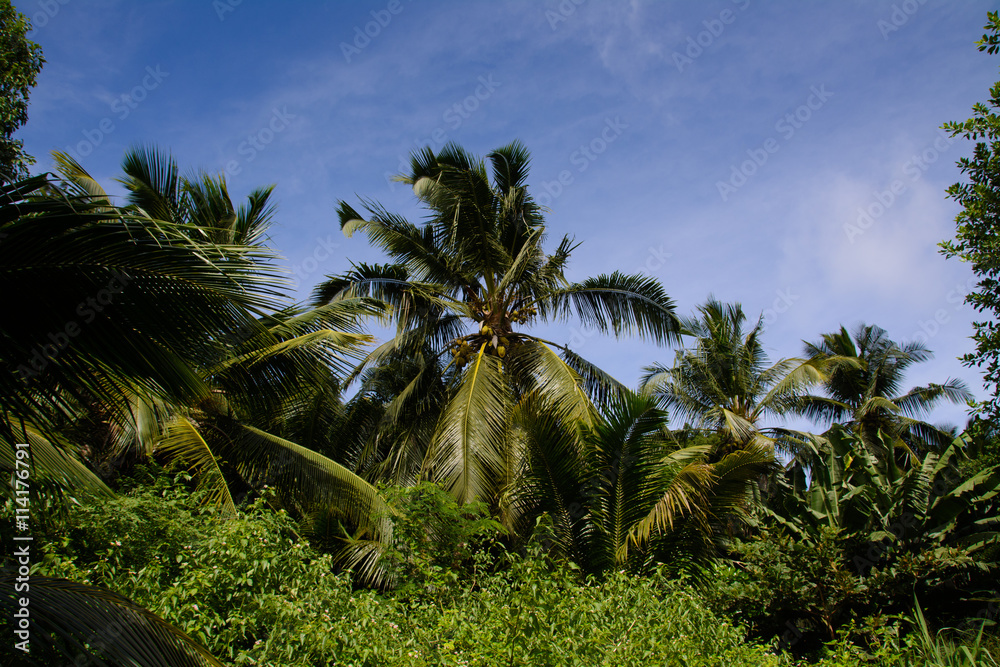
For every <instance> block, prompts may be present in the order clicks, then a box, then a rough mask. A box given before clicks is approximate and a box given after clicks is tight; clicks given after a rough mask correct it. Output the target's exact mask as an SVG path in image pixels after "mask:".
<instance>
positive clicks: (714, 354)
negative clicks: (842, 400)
mask: <svg viewBox="0 0 1000 667" xmlns="http://www.w3.org/2000/svg"><path fill="white" fill-rule="evenodd" d="M698 310H699V312H700V314H701V316H700V317H696V318H691V319H686V320H685V321H684V333H686V334H688V335H691V336H694V337H695V341H696V342H695V345H694V347H693V348H685V349H683V350H680V351H679V352H678V353H677V358H676V360H675V361H674V365H673V366H672V367H668V366H665V365H663V364H654V365H652V366H649V367H648V368H647V369H646V374H645V375H644V376H643V379H642V386H643V389H644V390H645V391H647V392H652V393H653V394H655V395H657V396H659V397H660V399H661V400H662V402H663V404H664V405H665V406H666V407H667V408H669V409H670V410H672V411H673V413H674V415H675V416H677V417H678V418H680V419H683V420H685V421H690V422H691V423H692V425H693V426H695V427H697V428H702V429H706V430H711V431H716V432H718V433H719V434H720V435H721V436H722V439H723V444H722V449H723V451H729V450H733V449H740V448H743V447H745V446H747V445H748V444H750V443H752V442H755V441H756V442H758V443H761V442H771V443H776V444H778V446H779V447H782V448H785V449H794V444H793V443H792V442H791V441H790V440H789V439H788V437H787V436H789V435H790V433H789V432H787V431H784V430H782V429H775V428H770V429H764V428H762V426H761V424H762V422H763V421H764V420H765V418H768V417H775V416H780V415H784V414H786V413H787V412H788V411H789V410H790V409H791V408H792V407H793V406H794V405H795V404H796V401H797V400H798V397H799V396H800V395H801V392H802V390H803V387H806V386H808V385H809V384H811V383H814V382H817V381H819V380H820V379H821V377H822V373H821V369H820V366H819V365H818V364H816V363H812V362H805V361H803V360H801V359H781V360H779V361H777V362H775V363H774V364H771V363H770V362H769V360H768V358H767V353H766V352H765V351H764V347H763V345H762V343H761V331H762V329H763V319H758V320H757V323H756V324H755V325H754V326H753V328H752V329H751V330H750V331H749V332H745V331H744V324H745V323H746V315H745V314H744V312H743V309H742V307H741V306H740V304H738V303H737V304H724V303H720V302H719V301H716V300H715V299H711V298H710V299H709V301H708V302H707V303H706V304H705V305H703V306H701V307H700V308H699V309H698Z"/></svg>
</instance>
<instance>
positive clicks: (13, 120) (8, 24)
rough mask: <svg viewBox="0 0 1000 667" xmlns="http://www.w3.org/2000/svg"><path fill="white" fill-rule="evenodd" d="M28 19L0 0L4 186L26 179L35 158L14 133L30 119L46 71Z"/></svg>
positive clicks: (0, 121)
mask: <svg viewBox="0 0 1000 667" xmlns="http://www.w3.org/2000/svg"><path fill="white" fill-rule="evenodd" d="M30 28H31V24H30V23H28V19H27V18H25V16H24V15H23V14H21V13H20V12H18V11H17V10H16V9H14V6H13V5H12V4H11V3H10V0H0V185H2V184H4V183H9V182H11V181H15V180H17V179H19V178H24V177H25V176H27V175H28V167H29V166H30V165H32V164H34V162H35V161H34V159H33V158H32V157H31V156H30V155H28V154H27V153H25V152H24V143H23V142H22V141H19V140H17V139H14V138H13V134H14V132H16V131H17V129H18V128H19V127H21V126H22V125H24V123H25V122H27V120H28V94H29V93H30V91H31V89H32V88H33V87H34V85H35V78H36V77H37V76H38V72H39V71H40V70H41V69H42V63H44V62H45V59H44V58H42V49H41V47H40V46H38V44H35V43H34V42H32V41H31V40H30V39H28V37H27V34H28V31H29V30H30Z"/></svg>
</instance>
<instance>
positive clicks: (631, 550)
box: [507, 392, 774, 575]
mask: <svg viewBox="0 0 1000 667" xmlns="http://www.w3.org/2000/svg"><path fill="white" fill-rule="evenodd" d="M518 409H519V411H520V412H521V413H522V414H521V415H520V418H519V420H518V421H519V424H520V425H521V430H520V439H521V443H522V444H521V446H522V447H524V448H525V450H526V451H527V452H529V453H530V455H529V456H526V457H524V464H523V467H522V469H521V470H520V471H519V476H518V479H517V483H516V484H515V485H513V486H512V488H511V491H510V492H511V494H512V496H513V498H512V502H511V503H510V507H511V512H512V514H513V516H512V517H511V518H510V519H508V521H507V522H508V523H511V524H513V525H514V526H516V527H517V530H518V532H519V533H520V534H525V533H527V532H529V529H530V527H531V526H533V525H534V524H535V523H536V522H537V520H538V517H539V516H540V515H541V514H542V513H546V514H547V515H548V516H549V518H550V521H551V527H550V530H551V537H552V542H553V546H554V548H555V549H556V550H557V551H558V552H560V553H562V554H565V555H567V556H569V557H571V558H572V559H573V560H575V561H576V562H577V563H579V564H580V565H581V566H583V567H584V568H585V569H587V570H589V571H592V572H603V571H607V570H609V569H611V568H621V567H628V568H630V569H634V570H641V569H644V568H646V567H648V566H650V565H652V564H654V563H656V562H663V563H667V564H668V565H669V566H670V567H671V568H673V569H674V570H675V571H687V572H690V573H692V574H695V575H703V574H704V573H705V572H706V571H707V566H708V565H709V564H710V563H711V562H712V561H713V560H714V558H715V557H716V556H717V554H718V547H719V546H721V544H722V543H724V541H725V540H726V538H727V537H728V534H729V530H728V529H729V527H730V525H729V524H730V522H732V521H740V520H742V519H744V518H746V516H747V512H748V510H749V509H750V501H751V499H752V496H751V483H752V482H753V481H754V480H756V479H757V478H758V477H759V476H760V475H763V474H766V473H767V472H769V471H770V470H771V469H772V468H773V465H774V457H773V453H772V450H771V448H770V446H768V445H766V444H765V443H762V442H753V443H749V444H748V445H747V446H746V447H744V448H742V449H739V450H736V451H734V452H731V453H729V454H727V455H725V456H723V457H721V458H720V459H718V460H715V461H714V462H713V461H712V454H713V452H714V448H713V447H712V446H711V445H709V444H700V445H693V446H682V445H679V444H678V443H677V442H676V441H675V440H674V439H673V437H672V435H671V434H670V433H669V431H668V430H667V413H666V412H664V411H663V410H661V409H660V408H659V407H657V399H656V398H654V397H652V396H649V395H639V394H634V393H631V392H623V393H620V394H618V395H617V396H615V397H613V398H611V399H610V400H609V401H607V402H606V403H604V404H603V405H602V406H601V409H600V411H599V414H598V416H597V417H596V418H595V420H594V423H593V424H592V425H589V426H587V425H583V424H579V423H568V422H566V421H563V420H559V419H558V418H557V417H555V416H554V415H553V414H552V413H551V412H550V411H547V410H545V409H544V408H542V406H539V405H537V404H535V403H533V402H532V401H530V400H529V401H526V402H523V403H522V404H521V405H520V406H519V408H518Z"/></svg>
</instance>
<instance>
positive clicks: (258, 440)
mask: <svg viewBox="0 0 1000 667" xmlns="http://www.w3.org/2000/svg"><path fill="white" fill-rule="evenodd" d="M56 159H57V162H58V163H59V165H60V171H61V173H62V176H63V181H62V182H56V181H53V180H50V179H49V178H47V177H37V178H33V179H28V180H26V181H22V182H19V183H15V184H12V185H10V186H6V187H3V188H0V290H2V291H3V293H4V295H5V297H7V299H8V301H7V304H6V305H7V307H9V308H10V309H11V312H15V313H17V314H18V317H17V318H16V319H14V318H8V319H6V320H4V322H3V323H2V324H0V470H3V471H4V472H5V473H8V474H9V473H12V472H13V471H14V470H15V465H16V459H18V454H17V453H20V452H23V451H25V449H24V448H17V449H16V451H15V446H16V443H29V444H30V447H28V448H27V451H29V452H30V465H31V480H32V484H31V488H32V490H33V493H37V492H39V491H41V492H43V493H44V494H45V495H47V496H54V495H57V494H72V495H75V496H81V495H83V494H85V493H86V494H90V495H97V496H103V497H105V498H107V497H110V496H113V494H112V492H111V491H110V489H108V487H106V486H105V485H104V484H103V483H102V482H101V480H100V479H99V478H97V477H96V476H95V475H94V474H93V472H92V471H90V470H89V469H88V468H87V467H86V466H85V465H83V464H82V462H81V459H83V458H86V452H87V450H88V449H90V451H91V452H93V449H94V444H95V442H97V441H99V440H100V439H107V440H108V442H112V443H114V444H115V446H117V447H119V448H123V449H130V448H131V449H138V450H139V451H140V452H141V453H146V454H148V453H149V452H150V451H151V450H152V449H153V448H155V449H157V450H158V451H161V452H164V453H167V454H169V455H171V456H174V457H176V458H179V459H181V460H182V461H184V462H186V463H187V464H188V465H189V466H191V467H192V469H193V470H194V471H195V472H196V473H197V474H198V477H199V478H200V480H201V482H202V484H204V485H207V486H208V487H209V488H210V489H212V493H211V494H210V496H209V497H210V498H212V500H214V502H216V503H217V504H218V505H219V506H221V507H222V508H223V509H225V510H228V511H232V510H233V509H234V500H233V497H232V494H231V492H230V488H229V485H228V484H227V477H228V478H229V479H232V478H233V477H234V475H235V476H237V477H238V478H239V479H241V480H242V481H243V482H244V483H246V484H248V485H250V486H258V487H259V486H261V485H263V484H265V483H271V484H278V485H279V486H280V487H281V488H282V489H285V490H287V491H288V493H287V494H286V497H288V498H290V499H292V500H296V501H301V502H302V503H304V504H306V506H308V505H310V504H311V505H323V506H325V507H327V508H333V509H335V510H336V511H337V515H338V518H339V519H340V520H341V521H345V522H348V523H350V524H353V525H358V524H361V525H368V526H369V527H370V529H373V530H375V531H376V533H378V530H379V528H380V527H381V526H382V525H383V524H384V519H383V518H382V517H383V514H384V509H385V508H384V503H382V502H381V496H380V495H379V494H378V492H377V491H376V490H375V489H374V488H373V487H372V486H371V485H370V484H367V483H366V482H365V481H364V480H362V479H360V478H359V477H357V476H356V475H354V474H353V473H351V472H350V471H349V470H347V469H345V468H344V467H343V466H340V465H339V464H337V463H336V462H335V461H332V460H330V459H328V458H326V457H324V456H322V455H320V454H318V453H317V452H315V451H313V450H310V449H308V448H305V447H302V446H301V445H299V444H297V443H295V442H292V441H290V440H288V439H287V438H285V437H282V436H281V435H278V434H276V433H273V432H269V431H268V430H265V428H270V429H272V430H278V432H279V433H284V434H286V435H287V434H289V433H291V432H295V430H296V429H298V428H300V426H301V423H302V420H301V419H300V417H301V413H302V412H303V411H304V410H305V409H306V408H305V406H306V405H308V404H309V403H310V401H311V400H312V399H313V398H315V397H317V396H320V395H323V394H324V393H326V394H328V392H329V388H330V383H331V382H333V383H335V384H336V386H338V387H339V382H336V376H337V375H340V374H342V373H343V372H346V370H347V369H348V368H349V366H350V365H353V363H352V364H348V363H347V362H348V360H351V355H352V354H355V355H356V354H357V350H358V349H359V348H360V347H361V346H362V345H363V344H364V343H365V342H366V341H367V340H368V337H367V336H365V335H363V334H361V333H360V332H359V331H357V328H358V327H357V317H358V315H360V314H377V313H379V312H380V311H379V308H378V304H377V303H375V302H374V301H372V300H370V299H364V298H358V299H344V300H341V301H339V302H337V303H335V304H329V305H327V306H323V307H319V308H309V309H305V308H301V307H295V306H288V305H287V304H285V303H284V294H283V291H282V290H283V287H282V286H283V282H282V280H281V277H280V275H278V272H277V271H276V269H275V268H274V266H273V259H274V253H273V251H271V250H270V249H268V248H267V247H265V246H264V245H263V243H262V240H263V232H264V230H265V229H266V227H267V224H268V222H269V219H270V211H271V207H270V204H269V203H268V195H269V189H264V190H258V191H256V192H255V193H253V194H252V195H251V197H250V200H249V202H248V203H247V204H246V205H245V206H243V207H241V208H240V209H235V208H234V206H233V205H232V202H231V200H230V199H229V197H228V194H227V192H226V188H225V182H224V180H223V179H221V178H213V177H210V176H202V177H200V178H199V179H196V180H190V179H184V178H181V177H180V176H179V175H178V169H177V166H176V163H175V162H174V161H173V159H172V158H170V157H169V156H166V155H164V154H162V153H159V152H156V151H153V150H142V149H139V150H136V151H132V152H131V153H130V154H129V155H128V156H127V157H126V164H125V171H126V178H125V179H124V180H123V183H124V184H125V186H126V188H127V189H128V190H129V193H130V194H129V196H128V204H127V205H125V206H115V205H113V204H112V203H111V198H110V197H109V196H108V195H107V194H106V193H105V192H104V190H103V189H102V188H101V187H100V186H99V185H98V184H97V183H96V182H95V181H94V179H93V178H91V177H90V176H89V174H87V173H86V171H85V170H84V169H83V168H82V167H81V166H80V165H79V164H77V163H76V162H74V161H72V160H71V159H70V158H68V157H66V156H62V155H57V156H56ZM357 358H358V357H356V356H355V357H354V360H356V359H357ZM74 422H82V423H85V424H87V423H89V424H93V425H96V426H95V429H94V430H93V431H92V432H87V430H86V429H81V428H79V427H74V426H73V424H74ZM261 427H265V428H261ZM220 457H221V458H222V459H224V461H222V460H220ZM6 488H7V489H8V493H9V492H10V487H9V485H8V486H7V487H6ZM39 500H45V498H37V497H33V499H32V510H33V512H32V514H33V517H35V516H36V514H35V513H36V510H38V509H41V508H42V507H43V505H42V503H41V502H39ZM383 532H384V531H383ZM39 583H40V586H41V587H40V589H39V590H40V595H42V594H43V593H45V591H46V590H47V588H45V587H46V586H47V587H48V588H51V589H52V590H53V591H54V592H53V594H52V595H48V594H45V595H44V596H43V598H39V599H38V600H36V601H35V603H37V604H38V605H39V606H38V607H37V608H36V609H35V612H34V613H36V615H41V617H44V618H48V619H50V621H51V622H50V624H49V625H47V626H46V627H50V628H52V629H53V631H54V632H56V633H58V634H59V635H60V636H61V637H63V638H65V639H66V641H67V642H68V643H70V644H72V643H73V642H79V641H89V640H86V639H83V638H85V637H87V636H93V634H92V633H93V632H94V631H97V630H99V629H100V628H101V627H104V626H105V625H106V624H107V622H108V621H109V619H111V620H114V619H118V620H121V622H124V623H127V624H131V625H134V626H135V632H131V633H128V634H127V635H126V636H123V637H121V638H119V639H118V640H116V641H115V642H113V643H112V644H111V645H109V646H106V647H105V648H104V649H103V650H104V652H105V653H106V654H107V655H109V656H115V657H121V658H122V659H123V660H132V659H133V657H134V653H133V650H134V649H135V647H136V646H138V647H146V648H148V649H150V650H149V651H146V652H145V653H146V654H150V652H154V653H155V654H156V655H154V656H153V657H152V659H154V662H155V659H156V657H157V656H161V659H160V660H159V662H155V664H167V663H169V664H218V663H217V662H214V661H213V660H212V659H211V657H210V656H208V655H207V654H206V653H204V651H203V650H202V649H200V648H198V647H196V646H192V645H191V643H190V640H189V639H188V638H187V637H186V636H184V635H182V634H178V632H177V631H176V629H173V628H170V627H169V626H167V625H166V624H164V623H163V622H162V620H160V619H157V618H155V617H154V616H153V615H152V614H150V613H149V612H146V611H145V610H141V609H138V608H136V607H135V606H134V605H132V604H131V603H130V602H128V601H127V600H123V599H121V598H119V597H117V596H115V595H114V594H111V593H108V592H107V591H99V590H94V589H90V588H88V587H82V586H80V585H77V584H73V583H71V582H51V583H50V582H39ZM0 589H2V590H0V606H3V607H5V608H7V607H9V605H8V602H11V600H13V599H14V598H13V597H11V596H12V595H14V594H13V586H12V585H11V584H10V582H9V581H8V580H4V581H0ZM35 603H33V604H35ZM59 609H70V610H73V609H78V610H79V609H85V610H87V609H89V610H90V611H93V613H89V612H88V613H83V612H77V613H74V614H70V615H69V616H67V615H65V614H62V615H60V614H59ZM140 625H141V627H140ZM57 650H58V648H57ZM162 656H166V657H162ZM147 657H149V655H147ZM135 664H140V662H136V663H135ZM142 664H152V663H147V662H142Z"/></svg>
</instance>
